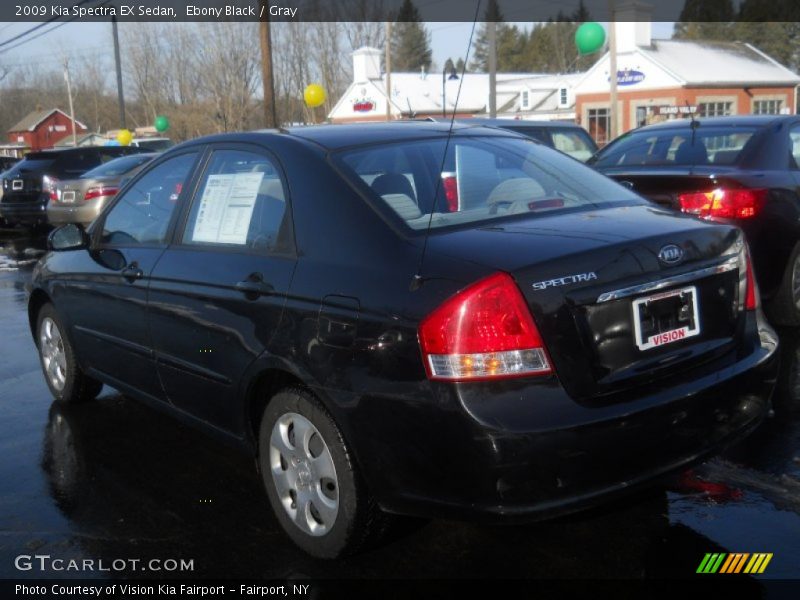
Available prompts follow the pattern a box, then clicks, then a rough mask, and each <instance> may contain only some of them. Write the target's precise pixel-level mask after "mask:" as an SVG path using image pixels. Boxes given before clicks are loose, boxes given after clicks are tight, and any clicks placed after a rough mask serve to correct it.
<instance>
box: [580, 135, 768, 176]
mask: <svg viewBox="0 0 800 600" xmlns="http://www.w3.org/2000/svg"><path fill="white" fill-rule="evenodd" d="M755 131H756V129H755V128H745V127H708V126H706V125H700V126H699V127H697V128H696V129H691V128H689V127H683V128H681V129H663V130H660V129H651V130H649V131H638V132H633V133H631V134H629V135H627V136H625V137H623V138H620V139H619V141H617V142H615V143H613V144H611V145H609V146H607V147H606V148H605V149H603V150H602V151H601V152H600V153H599V154H598V155H597V157H596V158H595V160H594V161H593V164H594V166H596V167H600V168H602V167H617V166H635V165H647V166H651V165H652V166H698V165H735V164H737V163H738V161H739V158H740V156H741V154H742V150H743V149H744V148H745V147H746V146H747V144H748V142H749V141H750V140H751V139H752V137H753V134H754V133H755Z"/></svg>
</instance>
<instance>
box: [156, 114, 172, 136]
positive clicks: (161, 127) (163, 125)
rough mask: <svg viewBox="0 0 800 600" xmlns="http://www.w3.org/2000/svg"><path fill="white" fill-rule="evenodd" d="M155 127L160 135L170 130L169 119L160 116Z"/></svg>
mask: <svg viewBox="0 0 800 600" xmlns="http://www.w3.org/2000/svg"><path fill="white" fill-rule="evenodd" d="M154 125H155V127H156V131H158V132H159V133H161V132H164V131H166V130H167V129H169V119H168V118H167V117H165V116H164V115H159V116H157V117H156V122H155V123H154Z"/></svg>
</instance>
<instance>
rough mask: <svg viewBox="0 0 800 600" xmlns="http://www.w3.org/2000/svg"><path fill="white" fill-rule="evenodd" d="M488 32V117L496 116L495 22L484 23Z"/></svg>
mask: <svg viewBox="0 0 800 600" xmlns="http://www.w3.org/2000/svg"><path fill="white" fill-rule="evenodd" d="M486 27H487V32H488V34H489V36H488V37H489V118H490V119H496V118H497V23H495V22H494V21H489V22H488V23H487V24H486Z"/></svg>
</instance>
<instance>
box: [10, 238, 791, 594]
mask: <svg viewBox="0 0 800 600" xmlns="http://www.w3.org/2000/svg"><path fill="white" fill-rule="evenodd" d="M42 253H43V241H42V240H41V239H39V238H32V237H30V236H28V235H27V234H25V233H23V232H18V231H2V230H0V578H25V577H28V578H42V577H61V578H63V577H82V578H86V577H120V576H122V577H126V576H131V575H135V576H136V577H138V578H148V577H151V578H157V577H163V575H164V573H160V572H153V571H144V572H142V571H138V570H135V571H130V570H128V569H127V568H126V569H124V570H122V571H120V572H111V573H108V572H106V573H98V572H95V573H92V572H82V573H69V572H63V571H62V572H45V573H41V572H39V571H38V570H31V571H20V570H17V569H16V568H15V566H14V562H15V557H17V556H19V555H21V554H31V555H32V554H39V555H42V554H46V555H50V556H51V558H54V559H55V558H62V559H65V560H69V559H86V558H88V559H94V560H98V559H103V560H105V561H108V562H110V561H112V560H114V559H141V560H142V561H149V560H150V559H154V558H155V559H177V560H180V559H187V560H193V565H194V570H193V571H191V572H187V573H180V572H172V573H170V576H171V577H191V578H193V579H197V578H206V577H207V578H220V577H224V578H273V579H286V578H295V577H311V578H376V579H377V578H381V579H383V578H392V579H409V578H453V579H461V578H467V577H469V578H522V577H524V578H566V579H574V578H637V579H638V578H648V579H649V578H662V577H689V576H692V575H693V574H694V573H695V570H696V569H697V566H698V565H699V563H700V561H701V559H702V558H703V556H704V555H705V553H708V552H749V553H753V552H770V553H773V554H774V556H773V559H772V561H771V562H770V564H769V566H768V568H767V570H766V572H765V573H764V574H763V575H760V576H759V577H760V578H780V579H800V410H799V409H798V407H800V333H793V332H791V331H789V332H782V333H781V341H782V344H783V350H782V361H783V364H782V375H781V385H780V389H779V390H778V393H777V395H776V398H775V414H774V415H773V416H772V417H771V418H770V419H769V420H768V421H767V422H766V423H765V424H764V425H763V426H762V427H761V428H760V430H758V431H757V432H756V433H755V434H754V435H752V436H751V437H750V438H748V439H747V440H745V441H744V442H742V443H741V444H739V445H738V446H737V447H735V448H732V449H730V450H729V451H728V452H726V454H725V455H724V456H721V457H718V458H715V459H713V460H711V461H709V462H708V463H706V464H704V465H702V466H700V467H698V468H696V469H695V470H694V471H693V472H691V473H688V474H685V475H684V476H682V477H681V478H680V480H678V481H676V483H675V484H674V485H673V486H672V487H671V489H670V490H668V491H665V490H654V491H650V492H647V493H644V494H641V495H638V496H636V497H632V498H628V499H626V500H624V501H621V502H616V503H613V504H609V505H607V506H604V507H602V508H598V509H595V510H592V511H590V512H585V513H581V514H578V515H572V516H570V517H566V518H562V519H559V520H557V521H552V522H547V523H540V524H533V525H525V526H513V527H512V526H506V527H498V526H486V525H476V524H464V523H454V522H446V521H431V522H420V523H419V524H415V525H414V526H409V527H405V528H404V530H403V531H402V534H397V535H396V536H394V539H393V540H392V541H390V542H389V543H387V544H386V545H385V546H383V547H381V548H380V549H377V550H374V551H371V552H369V553H367V554H364V555H361V556H358V557H355V558H350V559H347V560H342V561H337V562H323V561H316V560H313V559H310V558H307V557H306V556H305V555H303V554H302V553H301V552H300V551H298V550H297V549H295V548H294V547H293V546H292V545H291V544H290V543H289V542H288V541H287V539H286V538H285V537H284V535H283V534H282V533H281V531H280V530H279V527H278V524H277V522H276V521H275V519H274V518H273V517H272V515H271V513H270V508H269V505H268V501H267V499H266V496H265V494H264V493H263V491H262V488H261V482H260V480H259V478H258V476H257V475H256V473H255V469H254V465H253V463H252V461H251V460H250V459H249V458H247V457H245V456H243V455H241V454H240V453H239V452H238V451H236V450H234V449H231V448H228V447H227V446H224V445H222V444H221V443H220V442H218V441H216V440H214V439H211V438H208V437H206V436H205V435H204V434H202V433H199V432H197V431H195V430H193V429H191V428H189V427H187V426H185V425H183V424H181V423H178V422H177V421H175V420H173V419H172V418H170V417H169V416H167V415H164V414H162V413H160V412H157V411H154V410H152V409H150V408H148V407H146V406H144V405H141V404H139V403H137V402H135V401H133V400H129V399H127V398H125V397H123V396H121V395H120V394H118V393H117V392H115V391H114V390H112V389H110V388H108V387H106V388H104V391H103V393H102V395H101V397H100V398H99V400H98V401H97V402H94V403H89V404H84V405H80V406H75V407H62V406H59V405H58V404H54V403H53V402H52V399H51V396H50V394H49V392H48V389H47V387H46V385H45V382H44V380H43V378H42V374H41V371H40V368H39V363H38V360H37V356H36V350H35V348H34V344H33V341H32V338H31V336H30V331H29V327H28V320H27V313H26V297H25V289H24V288H25V283H26V282H27V281H28V280H29V278H30V273H31V269H32V268H33V264H34V263H35V261H36V260H37V257H38V256H39V255H41V254H42ZM742 581H745V583H747V584H748V585H758V583H756V582H755V581H752V582H748V581H747V580H742Z"/></svg>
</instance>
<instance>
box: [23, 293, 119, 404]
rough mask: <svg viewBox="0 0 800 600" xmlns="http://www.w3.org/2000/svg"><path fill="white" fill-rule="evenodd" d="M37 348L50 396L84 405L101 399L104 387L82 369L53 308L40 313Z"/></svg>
mask: <svg viewBox="0 0 800 600" xmlns="http://www.w3.org/2000/svg"><path fill="white" fill-rule="evenodd" d="M36 322H37V325H36V344H37V346H38V349H39V359H40V361H41V364H42V371H43V372H44V379H45V381H46V382H47V387H48V388H50V393H51V394H53V397H55V399H56V400H58V401H60V402H67V403H73V402H82V401H85V400H91V399H93V398H95V397H97V394H99V393H100V390H101V389H102V388H103V384H102V383H100V382H99V381H97V380H95V379H92V378H91V377H89V376H88V375H86V374H85V373H84V372H83V371H82V370H81V369H80V367H79V366H78V363H77V361H76V359H75V353H74V351H73V349H72V345H71V344H70V342H69V340H68V339H67V337H66V335H65V329H64V327H63V325H62V323H61V320H60V319H59V317H58V315H57V314H56V311H55V309H54V308H53V305H52V304H45V305H44V306H42V308H41V309H40V310H39V316H38V318H37V321H36Z"/></svg>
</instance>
